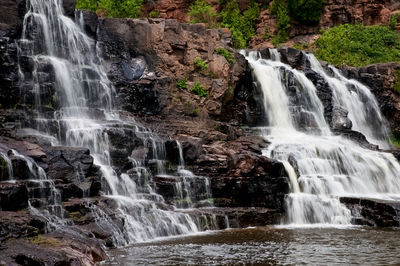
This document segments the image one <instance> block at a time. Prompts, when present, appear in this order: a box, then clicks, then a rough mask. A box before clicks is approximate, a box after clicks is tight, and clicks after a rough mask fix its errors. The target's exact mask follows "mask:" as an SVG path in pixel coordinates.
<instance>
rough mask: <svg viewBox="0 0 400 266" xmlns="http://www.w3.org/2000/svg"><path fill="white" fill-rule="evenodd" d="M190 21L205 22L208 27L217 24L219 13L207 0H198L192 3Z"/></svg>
mask: <svg viewBox="0 0 400 266" xmlns="http://www.w3.org/2000/svg"><path fill="white" fill-rule="evenodd" d="M188 15H189V17H190V23H205V24H207V26H208V27H216V26H217V13H215V11H214V9H213V8H212V6H210V5H209V4H207V2H206V1H205V0H196V1H195V2H194V3H193V4H192V5H190V11H189V13H188Z"/></svg>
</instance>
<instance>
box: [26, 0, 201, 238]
mask: <svg viewBox="0 0 400 266" xmlns="http://www.w3.org/2000/svg"><path fill="white" fill-rule="evenodd" d="M27 10H28V12H27V13H26V15H25V18H24V25H23V33H22V38H21V40H20V42H19V51H20V55H19V56H20V60H27V59H28V60H30V61H31V62H32V65H33V71H32V76H30V75H26V74H25V75H23V74H22V71H21V77H20V79H21V86H28V85H30V86H32V90H31V91H32V93H33V94H34V95H35V102H34V103H33V104H34V106H36V110H37V117H36V119H35V124H36V129H37V130H38V131H39V132H41V134H42V135H43V136H49V139H51V140H52V141H51V142H52V144H53V145H65V146H72V147H84V148H88V149H90V151H91V155H92V156H93V157H94V163H95V164H97V165H99V166H100V168H101V173H102V175H103V178H104V180H105V183H106V187H107V188H108V189H106V190H105V191H103V193H104V195H105V196H107V197H109V198H112V199H114V200H115V202H116V210H115V213H116V217H114V218H116V219H117V220H123V221H124V223H123V229H122V232H121V230H120V229H118V230H117V229H116V228H117V226H116V225H114V224H113V220H112V219H111V218H109V217H107V215H106V214H105V213H104V212H103V211H102V210H100V209H99V208H97V207H96V206H92V205H90V206H89V207H90V208H91V209H92V212H93V213H94V216H95V217H96V222H97V223H98V224H99V225H100V226H101V227H103V228H108V229H111V231H112V233H113V234H114V242H115V244H116V245H126V244H129V243H133V242H140V241H145V240H148V239H152V238H155V237H161V236H169V235H176V234H187V233H193V232H197V231H198V228H197V225H196V224H195V222H194V221H193V220H192V218H191V217H190V216H189V215H188V214H184V213H182V212H176V211H174V210H170V208H167V207H165V206H164V205H165V203H164V199H163V198H162V197H161V196H160V195H158V194H157V193H155V192H154V189H153V181H152V176H153V173H151V171H150V169H148V168H147V167H145V165H144V162H143V161H141V160H138V159H136V158H130V160H131V162H132V165H133V166H132V168H131V169H129V170H126V171H125V172H123V173H121V174H119V173H117V172H116V171H115V170H114V168H113V166H112V159H111V156H110V139H109V135H108V133H107V132H108V130H110V129H114V130H120V129H121V128H129V130H132V131H134V133H135V135H136V136H137V137H139V138H141V139H142V141H143V143H144V146H145V147H149V148H150V149H152V154H153V157H154V158H153V160H155V161H156V164H157V166H158V167H157V173H154V174H163V169H164V168H163V157H165V154H164V153H165V152H164V150H163V149H164V144H163V142H162V141H161V140H160V139H159V138H158V137H157V136H156V135H154V134H153V133H152V132H151V131H150V130H148V129H146V128H144V127H142V126H140V125H139V124H137V123H135V122H134V121H123V120H122V119H120V118H119V115H118V114H117V113H116V112H114V111H113V95H114V94H115V92H114V89H113V87H112V85H111V83H110V81H109V80H108V78H107V75H106V72H105V71H104V69H103V67H102V61H101V59H100V57H99V56H98V50H99V48H98V46H97V43H96V42H95V41H94V40H92V39H90V38H89V37H88V36H87V35H86V34H85V33H84V31H83V29H82V28H81V27H80V25H83V23H82V19H83V18H82V17H79V18H78V20H79V22H80V23H75V22H74V21H73V20H72V19H70V18H69V17H67V16H65V15H64V14H63V8H62V1H61V0H29V1H27ZM46 73H47V74H46ZM49 75H50V77H49ZM49 79H50V80H51V79H53V80H54V84H55V86H56V89H55V91H54V92H52V91H51V89H49V88H48V87H47V86H46V85H47V84H46V83H44V82H43V81H44V80H49ZM50 94H51V95H50ZM43 96H44V97H43ZM49 99H51V101H50V102H49ZM53 108H54V111H53V110H51V109H53ZM181 171H183V169H181Z"/></svg>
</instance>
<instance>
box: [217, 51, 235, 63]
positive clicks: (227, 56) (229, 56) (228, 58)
mask: <svg viewBox="0 0 400 266" xmlns="http://www.w3.org/2000/svg"><path fill="white" fill-rule="evenodd" d="M215 53H216V54H219V55H222V56H223V57H225V59H226V61H228V62H229V63H231V64H232V63H235V59H234V58H233V56H232V54H231V53H230V52H229V51H228V50H226V49H225V48H217V49H216V50H215Z"/></svg>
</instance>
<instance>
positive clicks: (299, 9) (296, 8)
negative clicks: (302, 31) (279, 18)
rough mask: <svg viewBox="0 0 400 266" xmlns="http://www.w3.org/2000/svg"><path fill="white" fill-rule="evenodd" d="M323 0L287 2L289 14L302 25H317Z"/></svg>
mask: <svg viewBox="0 0 400 266" xmlns="http://www.w3.org/2000/svg"><path fill="white" fill-rule="evenodd" d="M324 3H325V0H288V10H289V14H290V16H291V17H292V18H294V19H295V20H297V21H299V22H302V23H304V24H309V25H315V24H318V22H319V20H320V18H321V15H322V9H323V7H324Z"/></svg>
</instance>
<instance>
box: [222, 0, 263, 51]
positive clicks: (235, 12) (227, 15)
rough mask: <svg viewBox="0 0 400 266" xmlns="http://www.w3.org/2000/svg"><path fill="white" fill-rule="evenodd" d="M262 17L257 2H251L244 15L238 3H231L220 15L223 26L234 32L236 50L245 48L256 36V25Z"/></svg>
mask: <svg viewBox="0 0 400 266" xmlns="http://www.w3.org/2000/svg"><path fill="white" fill-rule="evenodd" d="M259 15H260V8H259V7H258V4H257V3H256V2H255V1H250V4H249V7H248V8H247V10H246V11H244V12H243V14H242V13H241V12H240V9H239V5H238V3H237V2H236V1H229V2H228V3H227V4H226V6H225V8H224V9H223V10H222V12H221V13H220V18H221V25H222V26H223V27H226V28H229V29H230V30H231V32H232V39H233V45H234V47H235V48H244V47H246V45H247V43H248V42H249V41H250V39H251V37H252V36H254V35H255V24H256V22H257V19H258V16H259Z"/></svg>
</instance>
